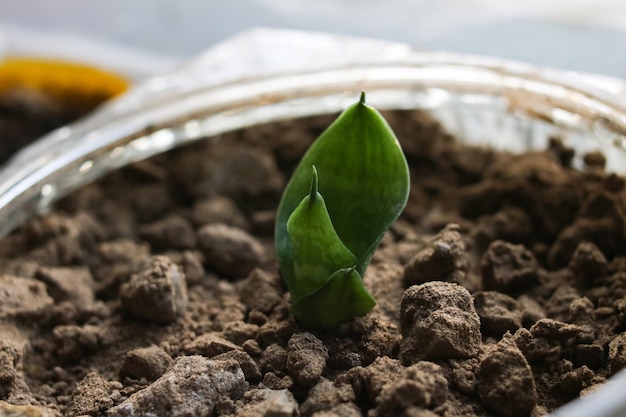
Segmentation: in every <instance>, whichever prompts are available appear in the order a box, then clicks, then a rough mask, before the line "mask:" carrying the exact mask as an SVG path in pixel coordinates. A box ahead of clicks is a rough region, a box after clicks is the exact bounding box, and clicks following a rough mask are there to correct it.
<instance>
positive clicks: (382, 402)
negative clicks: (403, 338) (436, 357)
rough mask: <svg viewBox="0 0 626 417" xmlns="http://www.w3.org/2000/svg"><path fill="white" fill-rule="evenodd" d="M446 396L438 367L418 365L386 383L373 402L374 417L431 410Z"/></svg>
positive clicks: (423, 363)
mask: <svg viewBox="0 0 626 417" xmlns="http://www.w3.org/2000/svg"><path fill="white" fill-rule="evenodd" d="M447 397H448V380H447V379H446V377H445V376H444V374H443V371H442V369H441V367H440V366H439V365H436V364H434V363H431V362H426V361H423V362H418V363H415V364H413V365H411V366H409V367H408V368H406V369H405V370H404V372H403V373H402V376H401V377H400V378H399V379H395V380H391V381H389V382H388V383H387V384H386V385H385V386H384V387H383V389H382V392H381V393H380V396H379V397H378V398H377V399H376V403H377V404H378V406H377V407H376V413H375V414H376V416H377V417H394V416H398V415H402V413H403V412H404V411H406V410H407V409H409V408H412V407H418V408H425V409H434V408H436V407H438V406H440V405H442V404H443V403H444V402H445V401H446V399H447Z"/></svg>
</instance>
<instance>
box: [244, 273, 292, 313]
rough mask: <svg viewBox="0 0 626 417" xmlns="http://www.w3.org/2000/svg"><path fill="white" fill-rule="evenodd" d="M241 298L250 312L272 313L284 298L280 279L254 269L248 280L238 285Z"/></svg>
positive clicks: (274, 275)
mask: <svg viewBox="0 0 626 417" xmlns="http://www.w3.org/2000/svg"><path fill="white" fill-rule="evenodd" d="M237 290H238V292H239V298H240V299H241V302H242V303H244V304H245V305H246V306H248V308H249V309H250V310H257V311H261V312H263V313H266V314H268V313H270V312H271V311H272V310H273V309H274V307H275V306H276V305H277V304H279V303H280V302H281V300H282V298H283V293H284V290H283V289H282V286H281V282H280V277H279V276H278V275H277V274H269V273H267V272H265V271H263V270H262V269H258V268H255V269H253V270H252V271H251V272H250V273H249V274H248V276H247V277H246V279H244V280H243V281H241V282H240V283H238V285H237Z"/></svg>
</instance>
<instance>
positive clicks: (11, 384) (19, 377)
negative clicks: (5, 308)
mask: <svg viewBox="0 0 626 417" xmlns="http://www.w3.org/2000/svg"><path fill="white" fill-rule="evenodd" d="M0 335H2V337H0V398H10V397H11V396H12V394H14V393H17V392H28V391H29V388H28V384H27V383H26V376H25V375H24V372H23V371H24V355H25V353H26V351H27V350H29V348H30V344H29V342H28V339H27V338H26V336H24V335H23V334H22V332H21V331H20V330H19V329H18V328H17V327H15V326H13V325H11V324H8V323H2V322H0ZM0 415H2V414H0Z"/></svg>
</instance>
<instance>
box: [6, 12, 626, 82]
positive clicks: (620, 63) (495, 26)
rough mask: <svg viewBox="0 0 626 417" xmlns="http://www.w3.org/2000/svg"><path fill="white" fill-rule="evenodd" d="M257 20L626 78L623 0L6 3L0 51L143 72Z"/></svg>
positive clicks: (194, 51) (162, 67)
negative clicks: (85, 59)
mask: <svg viewBox="0 0 626 417" xmlns="http://www.w3.org/2000/svg"><path fill="white" fill-rule="evenodd" d="M259 26H265V27H279V28H292V29H305V30H318V31H329V32H335V33H342V34H352V35H360V36H369V37H376V38H380V39H387V40H394V41H401V42H406V43H410V44H412V45H414V46H416V47H419V48H426V49H444V50H449V51H456V52H464V53H472V54H481V55H491V56H498V57H504V58H510V59H516V60H522V61H527V62H531V63H534V64H538V65H546V66H551V67H557V68H562V69H568V70H575V71H584V72H593V73H599V74H605V75H612V76H618V77H623V78H624V77H626V53H624V52H625V51H626V1H623V0H595V1H591V0H566V1H563V0H549V1H545V0H526V1H523V2H513V1H507V0H500V1H498V0H439V1H425V0H316V1H310V0H307V1H305V0H179V1H171V0H133V1H127V0H107V1H95V0H55V1H42V0H20V1H14V0H0V54H1V53H4V54H16V53H18V54H29V53H32V54H38V55H46V54H49V55H55V56H72V55H76V54H78V55H81V54H82V55H87V56H90V58H89V59H90V60H93V61H95V62H96V63H97V61H99V60H106V59H108V54H114V55H115V56H116V59H117V60H118V65H121V66H124V65H128V66H131V67H132V68H133V70H134V71H135V72H136V73H137V76H138V77H142V76H145V75H150V74H151V73H159V72H162V71H166V70H167V69H169V68H171V67H172V66H175V65H176V64H177V63H178V62H180V61H181V60H184V59H186V58H188V57H190V56H193V55H195V54H198V53H200V52H201V51H203V50H205V49H207V48H208V47H210V46H211V45H214V44H216V43H217V42H220V41H221V40H224V39H227V38H229V37H231V36H233V35H234V34H236V33H238V32H240V31H243V30H245V29H248V28H251V27H259Z"/></svg>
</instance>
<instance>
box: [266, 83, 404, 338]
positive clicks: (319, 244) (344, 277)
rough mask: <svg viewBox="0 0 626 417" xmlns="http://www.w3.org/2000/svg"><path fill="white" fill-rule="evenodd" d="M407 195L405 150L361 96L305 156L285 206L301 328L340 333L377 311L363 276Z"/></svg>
mask: <svg viewBox="0 0 626 417" xmlns="http://www.w3.org/2000/svg"><path fill="white" fill-rule="evenodd" d="M408 194H409V169H408V166H407V163H406V159H405V158H404V154H403V153H402V149H401V148H400V144H399V143H398V140H397V139H396V137H395V135H394V133H393V131H392V130H391V128H390V127H389V125H388V124H387V122H386V121H385V119H384V118H383V116H382V115H381V114H380V113H379V112H378V111H377V110H375V109H374V108H372V107H370V106H368V105H366V104H365V93H361V99H360V100H359V102H358V103H356V104H353V105H352V106H350V107H348V108H347V109H346V110H345V111H344V112H343V113H342V114H341V115H340V116H339V117H338V118H337V120H335V121H334V122H333V123H332V124H331V125H330V126H329V127H328V128H327V129H326V131H324V132H323V133H322V134H321V135H320V136H319V137H318V138H317V139H316V141H315V142H314V143H313V144H312V145H311V147H310V148H309V150H308V151H307V152H306V153H305V155H304V156H303V157H302V160H301V161H300V163H299V165H298V167H297V168H296V170H295V172H294V173H293V176H292V177H291V180H290V181H289V183H288V184H287V188H286V189H285V192H284V194H283V196H282V199H281V202H280V205H279V207H278V213H277V217H276V230H275V238H276V252H277V255H278V263H279V268H280V272H281V275H282V277H283V279H284V280H285V282H286V284H287V288H288V289H289V292H290V293H291V301H292V306H291V311H292V314H293V315H294V316H295V317H296V319H298V321H299V322H300V323H302V324H303V325H305V326H310V327H316V328H321V329H333V328H335V327H337V326H338V325H339V324H341V323H344V322H346V321H349V320H351V319H352V318H354V317H356V316H363V315H365V314H367V313H369V312H370V311H371V310H372V308H374V306H375V305H376V300H374V298H373V297H372V296H371V295H370V294H369V293H368V291H367V289H366V288H365V286H364V285H363V276H364V274H365V270H366V269H367V266H368V265H369V263H370V260H371V259H372V255H373V254H374V251H375V250H376V248H377V247H378V244H379V242H380V240H381V239H382V237H383V235H384V234H385V232H386V231H387V230H388V229H389V227H390V226H391V225H392V223H393V222H394V221H395V220H396V219H397V218H398V216H399V215H400V213H401V212H402V210H403V209H404V206H405V205H406V202H407V198H408ZM322 196H323V197H322Z"/></svg>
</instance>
